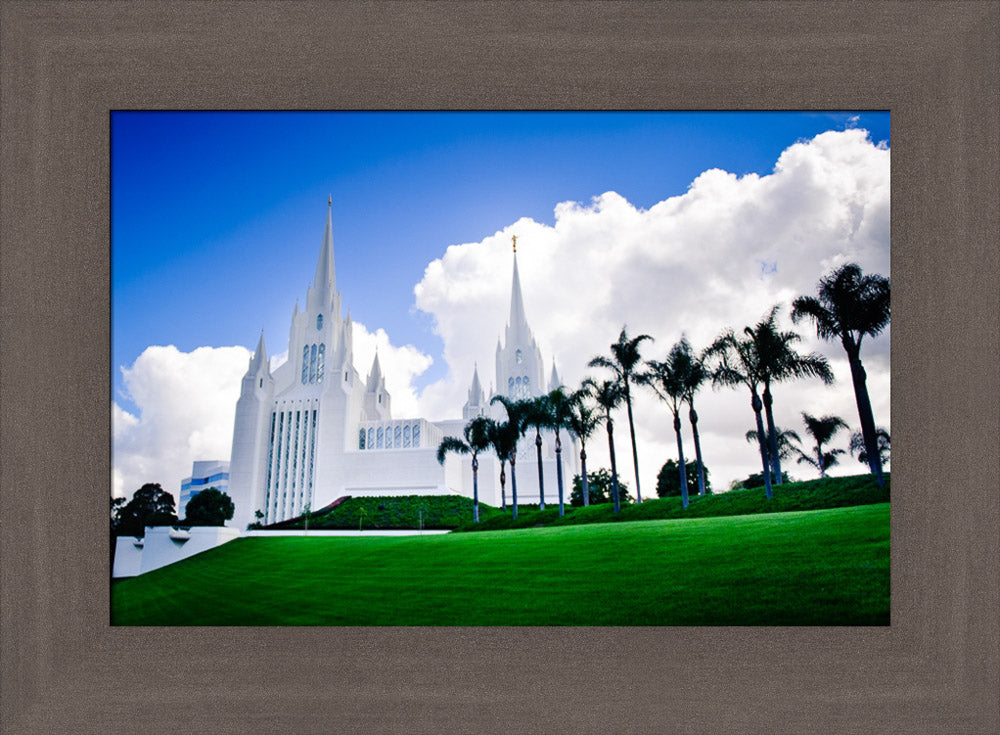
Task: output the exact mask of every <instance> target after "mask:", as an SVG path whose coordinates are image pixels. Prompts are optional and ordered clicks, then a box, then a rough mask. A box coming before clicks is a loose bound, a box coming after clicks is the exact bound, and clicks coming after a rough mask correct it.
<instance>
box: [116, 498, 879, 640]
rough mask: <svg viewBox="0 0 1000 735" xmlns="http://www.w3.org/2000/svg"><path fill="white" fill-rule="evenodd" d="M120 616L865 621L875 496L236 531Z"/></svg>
mask: <svg viewBox="0 0 1000 735" xmlns="http://www.w3.org/2000/svg"><path fill="white" fill-rule="evenodd" d="M112 621H113V622H114V623H115V624H125V625H676V624H683V625H796V624H799V625H840V624H844V625H872V624H887V623H888V622H889V505H888V504H887V503H885V504H879V505H868V506H859V507H853V508H837V509H830V510H819V511H804V512H788V513H782V514H776V515H767V516H760V515H755V516H734V517H722V518H705V519H689V520H658V521H637V522H629V523H615V524H594V525H582V526H567V527H550V528H537V529H523V530H508V531H495V532H482V533H476V534H448V535H446V536H415V537H405V538H384V537H381V538H380V537H369V538H330V537H326V538H322V537H318V538H301V537H283V538H274V539H266V538H252V539H240V540H237V541H233V542H231V543H229V544H226V545H224V546H222V547H220V548H218V549H214V550H212V551H209V552H205V553H204V554H200V555H198V556H196V557H192V558H191V559H188V560H186V561H183V562H180V563H178V564H175V565H172V566H170V567H165V568H163V569H159V570H157V571H155V572H150V573H148V574H145V575H142V576H141V577H136V578H134V579H129V580H123V581H120V582H116V583H115V584H114V586H113V588H112Z"/></svg>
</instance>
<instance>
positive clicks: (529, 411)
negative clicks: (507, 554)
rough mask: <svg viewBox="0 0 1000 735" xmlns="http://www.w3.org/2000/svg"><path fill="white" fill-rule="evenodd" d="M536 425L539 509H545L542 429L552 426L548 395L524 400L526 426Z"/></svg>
mask: <svg viewBox="0 0 1000 735" xmlns="http://www.w3.org/2000/svg"><path fill="white" fill-rule="evenodd" d="M529 426H533V427H535V454H536V455H537V457H538V509H539V510H545V478H544V477H543V473H542V429H543V428H546V429H547V428H550V427H551V426H552V411H551V408H550V406H549V397H548V396H536V397H534V398H527V399H525V400H524V427H525V429H527V427H529Z"/></svg>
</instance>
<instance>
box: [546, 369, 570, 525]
mask: <svg viewBox="0 0 1000 735" xmlns="http://www.w3.org/2000/svg"><path fill="white" fill-rule="evenodd" d="M546 399H547V401H548V404H549V418H550V419H551V422H550V424H549V426H550V428H552V429H553V430H554V431H555V432H556V486H557V487H558V488H559V515H560V516H562V515H563V514H564V513H565V506H564V505H563V474H562V439H561V438H560V436H559V430H560V429H570V428H571V426H570V420H571V419H572V417H573V396H568V395H566V392H565V391H564V390H563V388H562V386H559V387H558V388H555V389H554V390H552V391H549V394H548V396H546Z"/></svg>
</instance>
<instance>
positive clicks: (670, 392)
mask: <svg viewBox="0 0 1000 735" xmlns="http://www.w3.org/2000/svg"><path fill="white" fill-rule="evenodd" d="M691 357H692V355H691V349H690V347H688V348H687V349H685V347H684V345H683V344H682V343H681V342H678V343H677V344H675V345H674V346H673V347H671V348H670V352H669V353H667V359H666V360H664V361H663V362H659V361H657V360H648V361H647V362H646V370H645V371H644V372H641V373H638V374H636V376H635V382H636V383H640V384H642V385H646V386H649V387H650V388H652V389H653V392H655V393H656V395H657V397H658V398H659V399H660V400H661V401H663V402H664V403H666V404H667V406H668V407H669V408H670V413H671V414H673V417H674V436H675V437H676V438H677V457H678V459H677V463H676V464H675V467H676V469H677V479H678V482H679V483H680V488H681V505H682V506H683V507H685V508H687V507H688V481H687V476H686V474H685V472H684V471H683V470H682V469H681V468H682V467H685V466H686V464H685V462H684V442H683V440H682V439H681V404H682V403H683V401H684V395H685V393H686V391H687V376H688V373H689V372H690V370H691Z"/></svg>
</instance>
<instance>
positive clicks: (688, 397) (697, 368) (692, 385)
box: [681, 337, 709, 495]
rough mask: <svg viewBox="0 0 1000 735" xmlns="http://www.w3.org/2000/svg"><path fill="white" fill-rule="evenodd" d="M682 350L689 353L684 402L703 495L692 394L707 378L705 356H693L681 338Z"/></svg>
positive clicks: (703, 487) (705, 488)
mask: <svg viewBox="0 0 1000 735" xmlns="http://www.w3.org/2000/svg"><path fill="white" fill-rule="evenodd" d="M681 344H682V345H683V348H682V349H686V350H688V351H689V352H691V368H690V370H689V371H688V374H687V379H686V380H685V381H684V400H685V401H687V404H688V421H690V422H691V434H692V436H693V437H694V455H695V459H696V460H697V463H698V494H699V495H705V494H706V493H707V492H709V490H708V486H707V485H706V480H705V463H704V461H703V460H702V456H701V439H700V437H699V436H698V412H697V411H695V410H694V394H695V393H697V392H698V389H699V388H700V387H701V385H702V383H704V382H705V380H706V379H707V378H708V371H707V369H706V368H705V355H704V353H702V354H701V355H698V356H695V355H694V352H693V351H692V350H691V345H690V344H689V343H688V341H687V339H685V338H684V337H681Z"/></svg>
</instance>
